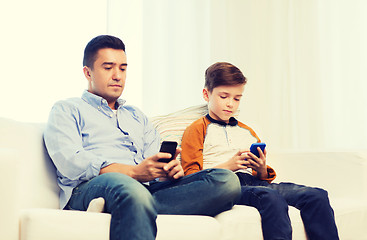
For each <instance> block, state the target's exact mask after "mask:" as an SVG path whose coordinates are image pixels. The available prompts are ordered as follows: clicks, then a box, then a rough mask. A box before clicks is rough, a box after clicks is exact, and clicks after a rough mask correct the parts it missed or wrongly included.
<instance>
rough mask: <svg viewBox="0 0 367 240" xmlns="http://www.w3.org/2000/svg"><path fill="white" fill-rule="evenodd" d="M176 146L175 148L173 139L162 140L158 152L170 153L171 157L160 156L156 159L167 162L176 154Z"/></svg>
mask: <svg viewBox="0 0 367 240" xmlns="http://www.w3.org/2000/svg"><path fill="white" fill-rule="evenodd" d="M176 148H177V142H174V141H163V142H162V145H161V149H160V150H159V152H165V153H170V154H171V155H172V157H171V158H161V159H159V160H158V161H160V162H166V163H168V162H169V161H171V160H172V159H173V158H174V157H175V154H176Z"/></svg>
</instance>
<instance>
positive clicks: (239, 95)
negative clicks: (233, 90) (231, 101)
mask: <svg viewBox="0 0 367 240" xmlns="http://www.w3.org/2000/svg"><path fill="white" fill-rule="evenodd" d="M219 94H226V95H229V94H230V93H228V92H219ZM235 96H236V97H242V96H243V94H237V95H235Z"/></svg>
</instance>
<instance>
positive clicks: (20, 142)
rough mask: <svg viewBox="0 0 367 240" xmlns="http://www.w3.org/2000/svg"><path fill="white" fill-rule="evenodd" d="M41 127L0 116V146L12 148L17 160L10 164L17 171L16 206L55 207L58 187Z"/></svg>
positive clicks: (42, 126)
mask: <svg viewBox="0 0 367 240" xmlns="http://www.w3.org/2000/svg"><path fill="white" fill-rule="evenodd" d="M44 126H45V125H44V124H36V123H24V122H18V121H14V120H10V119H6V118H0V136H1V137H0V148H2V149H10V150H15V153H16V155H17V157H16V159H18V162H17V163H14V166H17V168H18V169H14V170H16V171H17V173H18V174H17V176H18V179H17V182H18V183H19V188H18V189H17V192H18V193H17V195H18V198H17V199H19V201H18V204H19V205H20V206H19V207H20V208H59V190H60V189H59V187H58V185H57V178H56V169H55V167H54V165H53V163H52V161H51V159H50V158H49V156H48V154H47V152H46V150H45V147H44V142H43V129H44ZM14 170H13V171H14ZM9 171H12V170H11V169H9ZM9 181H11V179H9Z"/></svg>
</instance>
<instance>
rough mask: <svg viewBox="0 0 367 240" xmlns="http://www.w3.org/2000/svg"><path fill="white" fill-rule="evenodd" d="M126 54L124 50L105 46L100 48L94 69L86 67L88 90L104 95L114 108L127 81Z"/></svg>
mask: <svg viewBox="0 0 367 240" xmlns="http://www.w3.org/2000/svg"><path fill="white" fill-rule="evenodd" d="M126 68H127V61H126V54H125V52H124V51H123V50H119V49H112V48H103V49H100V50H98V52H97V58H96V61H95V62H94V64H93V69H91V68H89V67H84V69H83V71H84V75H85V77H86V78H87V80H88V91H89V92H91V93H93V94H95V95H98V96H100V97H103V98H104V99H106V100H107V102H108V105H109V106H110V107H111V108H112V109H114V108H115V103H116V100H117V99H118V98H119V97H120V96H121V94H122V91H123V90H124V87H125V81H126Z"/></svg>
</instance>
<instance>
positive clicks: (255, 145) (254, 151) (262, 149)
mask: <svg viewBox="0 0 367 240" xmlns="http://www.w3.org/2000/svg"><path fill="white" fill-rule="evenodd" d="M258 147H260V149H261V151H263V152H264V150H265V147H266V144H265V143H253V144H252V145H251V147H250V152H252V153H253V154H255V155H256V156H257V157H258V158H259V157H260V154H259V151H258V150H257V148H258Z"/></svg>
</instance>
